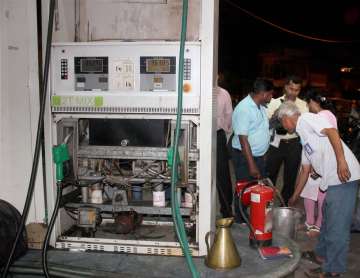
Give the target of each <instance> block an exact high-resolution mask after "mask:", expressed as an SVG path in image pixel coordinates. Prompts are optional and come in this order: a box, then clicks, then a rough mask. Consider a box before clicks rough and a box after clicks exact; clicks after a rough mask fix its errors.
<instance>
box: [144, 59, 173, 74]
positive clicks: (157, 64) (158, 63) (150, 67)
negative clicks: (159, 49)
mask: <svg viewBox="0 0 360 278" xmlns="http://www.w3.org/2000/svg"><path fill="white" fill-rule="evenodd" d="M146 71H147V72H149V73H150V72H154V73H155V72H163V73H169V72H170V59H157V58H155V59H148V60H146Z"/></svg>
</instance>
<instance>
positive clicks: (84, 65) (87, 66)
mask: <svg viewBox="0 0 360 278" xmlns="http://www.w3.org/2000/svg"><path fill="white" fill-rule="evenodd" d="M103 67H104V65H103V60H102V59H89V58H86V59H81V64H80V71H81V72H103Z"/></svg>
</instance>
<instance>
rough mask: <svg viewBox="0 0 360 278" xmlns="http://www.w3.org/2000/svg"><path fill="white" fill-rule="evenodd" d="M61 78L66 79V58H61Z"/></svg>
mask: <svg viewBox="0 0 360 278" xmlns="http://www.w3.org/2000/svg"><path fill="white" fill-rule="evenodd" d="M61 79H62V80H67V79H68V60H67V59H61Z"/></svg>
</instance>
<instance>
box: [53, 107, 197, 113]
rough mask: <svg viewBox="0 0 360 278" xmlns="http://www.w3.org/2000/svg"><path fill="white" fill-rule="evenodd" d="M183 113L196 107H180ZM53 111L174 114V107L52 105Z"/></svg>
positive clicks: (175, 111)
mask: <svg viewBox="0 0 360 278" xmlns="http://www.w3.org/2000/svg"><path fill="white" fill-rule="evenodd" d="M182 111H183V114H199V113H200V110H199V109H198V108H190V107H188V108H186V107H184V108H183V109H182ZM52 112H54V113H149V114H176V113H177V108H176V107H58V106H56V107H52Z"/></svg>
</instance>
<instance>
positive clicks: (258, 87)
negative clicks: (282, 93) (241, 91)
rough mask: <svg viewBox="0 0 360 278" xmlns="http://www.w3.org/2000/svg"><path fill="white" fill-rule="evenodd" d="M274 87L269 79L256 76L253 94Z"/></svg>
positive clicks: (267, 90)
mask: <svg viewBox="0 0 360 278" xmlns="http://www.w3.org/2000/svg"><path fill="white" fill-rule="evenodd" d="M273 89H274V85H273V83H272V82H271V81H270V80H269V79H265V78H256V80H255V82H254V86H253V94H255V95H257V94H258V93H260V92H269V91H271V90H273Z"/></svg>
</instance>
